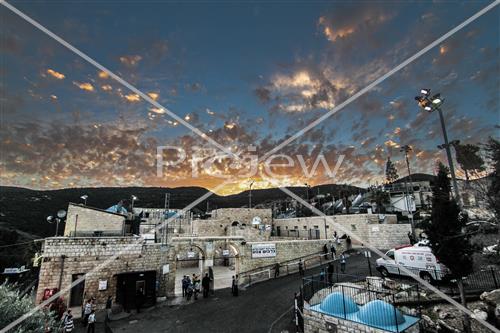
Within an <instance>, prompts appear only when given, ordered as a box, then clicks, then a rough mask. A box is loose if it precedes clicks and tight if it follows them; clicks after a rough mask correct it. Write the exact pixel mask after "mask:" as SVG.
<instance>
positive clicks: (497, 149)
mask: <svg viewBox="0 0 500 333" xmlns="http://www.w3.org/2000/svg"><path fill="white" fill-rule="evenodd" d="M486 151H487V153H488V158H489V159H490V160H491V164H492V165H491V166H492V169H493V172H492V173H491V175H490V177H491V183H490V186H489V187H488V192H487V195H486V197H487V203H488V206H489V207H490V208H491V209H492V210H493V212H494V213H495V217H496V219H497V223H499V224H500V141H497V140H495V139H493V138H490V139H489V140H488V143H487V144H486Z"/></svg>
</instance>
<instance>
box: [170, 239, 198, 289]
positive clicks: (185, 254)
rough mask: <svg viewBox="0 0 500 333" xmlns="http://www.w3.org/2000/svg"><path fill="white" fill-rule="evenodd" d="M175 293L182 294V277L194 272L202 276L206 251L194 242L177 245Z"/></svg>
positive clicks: (190, 275)
mask: <svg viewBox="0 0 500 333" xmlns="http://www.w3.org/2000/svg"><path fill="white" fill-rule="evenodd" d="M175 252H176V255H175V295H177V296H181V295H182V279H183V277H184V276H185V275H188V276H189V277H190V278H192V275H193V274H196V275H197V276H198V277H200V279H201V277H202V274H203V271H204V264H205V260H206V252H205V249H203V248H202V247H201V246H200V245H198V244H196V243H194V242H185V243H179V244H177V245H176V247H175Z"/></svg>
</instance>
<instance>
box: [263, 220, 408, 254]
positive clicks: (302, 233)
mask: <svg viewBox="0 0 500 333" xmlns="http://www.w3.org/2000/svg"><path fill="white" fill-rule="evenodd" d="M396 222H397V219H396V216H395V215H378V214H348V215H333V216H328V218H327V217H321V216H313V217H299V218H289V219H275V220H274V221H273V228H274V230H273V234H274V235H275V236H277V237H289V238H296V239H325V238H330V239H331V238H332V237H333V233H334V231H336V232H337V234H338V236H342V235H343V234H344V233H347V234H351V233H352V234H355V235H357V236H358V237H359V238H361V239H362V240H363V241H364V242H363V243H365V244H371V245H372V246H374V247H376V248H379V249H390V248H393V247H396V246H400V245H404V244H408V242H409V240H408V232H409V231H411V225H410V224H396ZM356 243H357V242H355V241H354V239H353V244H356ZM358 245H361V244H358Z"/></svg>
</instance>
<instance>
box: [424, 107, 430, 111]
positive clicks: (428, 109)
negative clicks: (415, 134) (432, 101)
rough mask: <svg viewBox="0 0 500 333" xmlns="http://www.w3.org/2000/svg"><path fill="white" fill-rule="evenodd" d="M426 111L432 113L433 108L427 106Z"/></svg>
mask: <svg viewBox="0 0 500 333" xmlns="http://www.w3.org/2000/svg"><path fill="white" fill-rule="evenodd" d="M424 110H425V111H429V112H431V111H432V108H431V107H430V106H426V107H424Z"/></svg>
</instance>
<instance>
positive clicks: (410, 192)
mask: <svg viewBox="0 0 500 333" xmlns="http://www.w3.org/2000/svg"><path fill="white" fill-rule="evenodd" d="M400 151H402V152H404V153H405V160H406V168H407V169H408V180H409V181H410V188H409V189H408V186H407V183H406V181H405V187H406V190H407V192H408V200H407V203H409V207H408V218H409V219H410V224H411V233H412V235H413V237H414V238H415V239H416V234H415V222H414V220H413V204H414V203H415V199H414V194H413V182H412V180H411V171H410V160H409V159H408V153H409V152H410V151H411V147H410V146H409V145H404V146H401V149H400Z"/></svg>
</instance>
